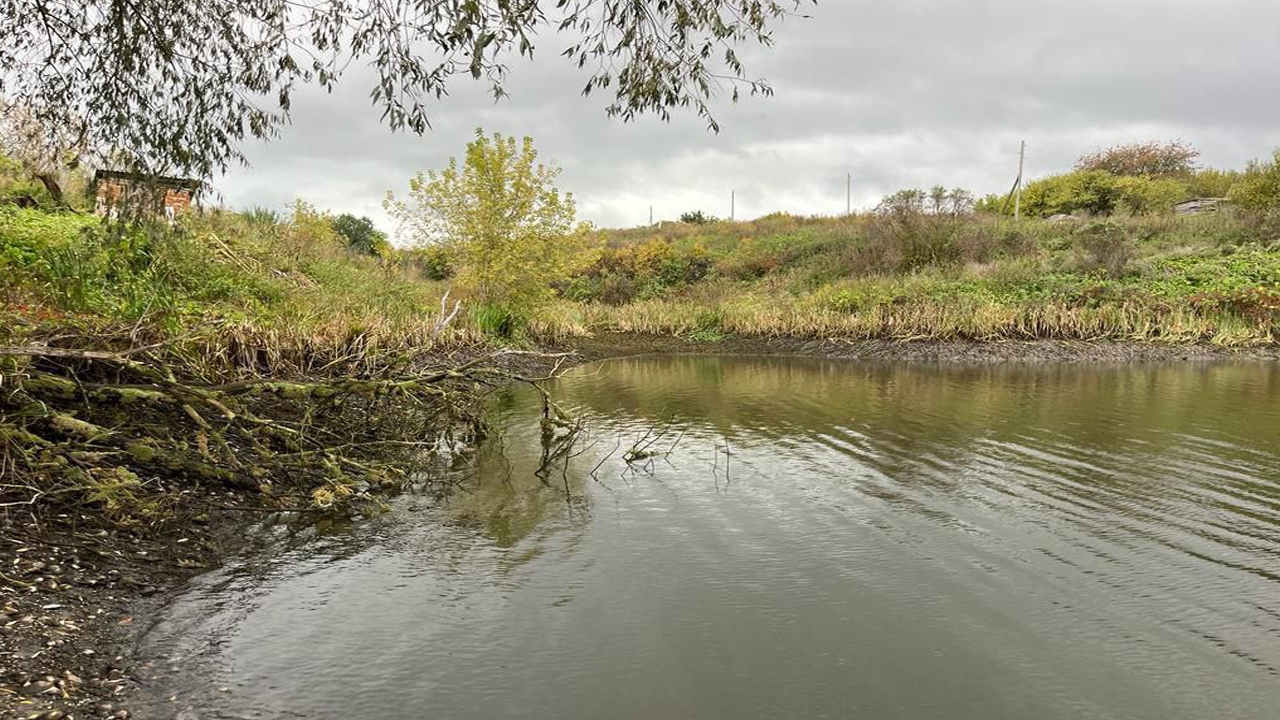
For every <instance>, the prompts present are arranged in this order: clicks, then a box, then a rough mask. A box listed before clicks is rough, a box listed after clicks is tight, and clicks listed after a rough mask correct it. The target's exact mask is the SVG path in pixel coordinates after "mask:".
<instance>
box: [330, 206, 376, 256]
mask: <svg viewBox="0 0 1280 720" xmlns="http://www.w3.org/2000/svg"><path fill="white" fill-rule="evenodd" d="M332 223H333V229H334V231H336V232H337V233H338V234H339V235H341V236H342V237H343V238H344V239H345V240H346V241H347V247H350V248H351V249H352V250H354V251H356V252H358V253H363V254H365V255H380V254H382V253H383V252H385V251H387V250H389V249H390V245H389V244H388V243H387V236H386V234H385V233H383V232H381V231H380V230H378V229H377V228H375V227H374V226H373V221H372V220H370V219H369V218H367V217H356V216H354V215H351V214H348V213H343V214H341V215H339V216H337V217H335V218H334V219H333V221H332Z"/></svg>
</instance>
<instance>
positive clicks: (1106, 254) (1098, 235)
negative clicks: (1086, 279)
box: [1076, 222, 1134, 278]
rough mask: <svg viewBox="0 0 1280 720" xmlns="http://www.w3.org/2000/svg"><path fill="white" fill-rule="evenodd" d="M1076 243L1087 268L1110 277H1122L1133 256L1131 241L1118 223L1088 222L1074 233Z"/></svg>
mask: <svg viewBox="0 0 1280 720" xmlns="http://www.w3.org/2000/svg"><path fill="white" fill-rule="evenodd" d="M1076 244H1077V246H1078V247H1079V248H1080V249H1081V250H1083V251H1084V253H1085V256H1086V267H1087V269H1090V270H1101V271H1103V272H1105V273H1106V274H1107V276H1108V277H1111V278H1119V277H1123V276H1124V274H1125V272H1126V271H1127V270H1128V267H1129V261H1130V260H1131V259H1132V258H1133V252H1134V247H1133V242H1132V241H1131V240H1130V239H1129V237H1128V235H1127V234H1126V233H1125V228H1124V226H1123V225H1121V224H1119V223H1114V222H1095V223H1090V224H1088V225H1086V226H1084V227H1082V228H1080V230H1079V231H1078V232H1077V233H1076Z"/></svg>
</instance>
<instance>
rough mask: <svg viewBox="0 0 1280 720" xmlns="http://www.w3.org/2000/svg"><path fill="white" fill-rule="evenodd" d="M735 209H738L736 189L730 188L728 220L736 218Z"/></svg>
mask: <svg viewBox="0 0 1280 720" xmlns="http://www.w3.org/2000/svg"><path fill="white" fill-rule="evenodd" d="M737 209H738V191H737V190H730V191H729V219H730V220H734V219H736V216H737Z"/></svg>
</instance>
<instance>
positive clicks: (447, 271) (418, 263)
mask: <svg viewBox="0 0 1280 720" xmlns="http://www.w3.org/2000/svg"><path fill="white" fill-rule="evenodd" d="M394 257H396V258H397V260H398V261H399V262H401V263H403V264H405V265H408V266H410V267H414V268H416V269H417V270H418V272H420V273H421V274H422V277H424V278H426V279H428V280H448V279H449V278H451V277H453V258H452V256H451V255H450V253H449V250H448V249H447V248H444V247H441V246H440V245H425V246H423V247H416V248H409V249H407V250H400V251H398V252H397V253H396V254H395V256H394Z"/></svg>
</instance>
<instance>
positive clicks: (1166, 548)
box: [143, 357, 1280, 720]
mask: <svg viewBox="0 0 1280 720" xmlns="http://www.w3.org/2000/svg"><path fill="white" fill-rule="evenodd" d="M551 391H552V393H553V395H554V397H555V398H556V399H557V402H559V403H560V404H561V405H562V406H563V407H565V408H566V409H568V410H570V411H571V412H572V413H573V414H574V416H575V417H576V418H577V419H579V420H581V421H582V422H583V424H584V427H585V429H584V430H583V431H582V432H581V434H580V436H579V437H578V438H577V440H576V442H575V444H574V445H573V446H572V449H571V451H570V452H567V453H564V454H562V455H561V456H559V457H557V458H556V459H555V460H554V462H553V463H552V464H551V467H549V468H544V469H543V471H542V472H538V470H539V466H540V464H541V447H542V444H541V442H540V440H541V438H540V432H539V428H538V425H537V422H536V419H537V416H538V412H539V403H540V401H539V398H538V396H537V394H536V393H534V392H533V391H532V390H530V389H529V388H525V387H516V388H510V389H508V390H504V391H503V392H501V394H500V395H499V396H498V397H496V398H495V399H494V409H493V412H494V417H495V427H497V428H498V429H499V432H498V433H497V434H496V435H495V436H494V437H493V438H492V439H491V440H490V441H489V442H488V443H487V444H485V445H484V446H483V447H482V448H481V449H480V450H479V451H478V452H477V453H476V454H475V456H474V457H472V458H470V460H469V462H468V463H467V467H466V468H463V469H459V470H458V471H457V472H458V474H457V476H456V478H455V479H456V481H457V482H458V483H459V488H458V490H457V491H456V492H454V493H453V494H452V495H451V496H449V497H448V498H446V499H443V500H439V501H432V500H431V499H429V498H427V497H422V496H403V497H400V498H397V499H396V500H394V501H393V503H392V505H393V512H390V513H387V514H385V515H383V516H381V517H379V518H376V519H373V520H368V521H363V522H360V523H356V524H354V525H352V526H351V527H346V528H338V529H331V530H329V531H326V532H323V533H316V532H303V533H297V532H292V531H290V530H288V529H287V528H286V527H285V526H277V527H275V528H266V529H264V530H263V534H264V537H265V538H267V542H269V543H271V544H272V550H271V552H269V553H256V554H250V555H247V556H246V557H245V558H244V559H243V560H241V561H239V562H236V563H232V564H231V565H229V566H228V567H226V568H224V569H223V570H219V571H217V572H214V573H210V574H208V575H205V576H203V577H201V578H198V579H197V580H196V581H195V582H194V583H193V584H192V586H191V587H190V589H189V590H187V591H186V592H185V593H184V594H183V595H182V596H181V597H179V598H178V599H177V600H176V601H175V602H174V603H173V604H172V606H171V607H169V608H168V609H167V610H166V611H165V613H164V614H163V616H162V617H161V618H160V620H159V622H158V623H157V624H156V625H155V626H154V627H153V628H152V629H151V630H150V632H148V633H147V635H146V636H145V638H144V648H143V650H144V652H145V653H147V654H149V655H151V656H153V657H157V658H160V661H159V663H158V667H159V668H160V669H161V670H164V669H165V668H171V669H172V670H173V672H172V673H171V674H168V673H161V677H159V678H158V679H156V680H154V681H152V683H151V685H152V686H151V688H150V689H151V691H153V692H154V695H155V698H156V699H155V703H156V708H157V709H156V710H155V711H156V712H157V714H160V715H161V716H171V715H174V714H177V713H179V712H180V713H182V714H181V715H180V716H181V717H190V718H295V717H296V718H335V719H336V718H435V719H451V718H458V719H470V718H477V719H481V718H484V719H489V718H505V717H510V718H529V719H546V720H553V719H557V720H558V719H561V718H610V719H611V720H622V719H626V718H662V719H664V720H671V719H676V718H690V719H698V718H852V717H859V718H869V719H871V718H874V719H877V720H883V719H889V718H903V719H907V718H910V719H913V720H923V719H929V718H938V719H939V720H941V719H944V718H945V719H947V720H999V719H1004V718H1009V719H1015V718H1017V719H1019V720H1021V719H1025V718H1037V719H1039V720H1051V719H1056V718H1062V719H1063V720H1067V719H1070V720H1082V719H1085V718H1108V719H1112V718H1141V719H1147V718H1150V719H1151V720H1175V719H1181V718H1186V719H1188V720H1190V719H1196V720H1203V719H1204V718H1219V719H1223V718H1241V719H1248V720H1261V719H1262V718H1273V717H1277V715H1276V713H1277V708H1278V707H1280V367H1277V365H1275V364H1262V363H1258V364H1247V363H1241V364H1183V365H1149V366H1107V367H1081V366H1034V367H994V368H993V367H982V368H969V367H944V366H927V365H891V364H855V363H842V362H834V361H822V360H813V359H797V358H735V357H661V358H658V357H652V358H636V359H624V360H613V361H608V362H604V363H600V364H597V365H593V366H589V367H584V368H578V369H576V370H574V371H573V372H572V373H571V374H570V376H569V377H566V378H563V379H561V380H560V381H558V382H556V383H555V384H554V385H553V386H552V387H551ZM646 436H647V438H648V439H644V438H646ZM655 438H657V439H656V440H655ZM642 439H644V440H643V442H642V443H641V445H642V446H645V445H647V447H648V451H649V452H650V453H651V456H650V457H647V458H644V459H641V460H637V461H636V462H634V463H632V464H631V465H628V464H627V463H626V462H625V461H624V459H623V454H624V452H625V451H626V450H627V449H629V448H631V447H632V446H633V445H634V444H636V443H637V441H641V440H642ZM163 713H167V715H164V714H163Z"/></svg>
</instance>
